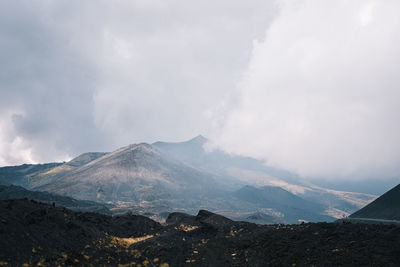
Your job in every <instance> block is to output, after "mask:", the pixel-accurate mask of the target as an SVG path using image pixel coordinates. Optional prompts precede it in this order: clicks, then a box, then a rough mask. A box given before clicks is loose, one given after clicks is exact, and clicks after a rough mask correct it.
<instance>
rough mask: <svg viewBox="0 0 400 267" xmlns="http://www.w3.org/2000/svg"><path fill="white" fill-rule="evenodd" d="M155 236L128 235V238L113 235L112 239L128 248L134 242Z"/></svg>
mask: <svg viewBox="0 0 400 267" xmlns="http://www.w3.org/2000/svg"><path fill="white" fill-rule="evenodd" d="M153 236H154V235H146V236H141V237H128V238H123V237H117V236H112V237H111V238H112V241H114V242H115V243H118V244H119V245H121V246H123V247H126V248H128V247H130V246H131V245H132V244H134V243H138V242H141V241H144V240H146V239H149V238H152V237H153Z"/></svg>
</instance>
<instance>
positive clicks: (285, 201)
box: [234, 186, 332, 223]
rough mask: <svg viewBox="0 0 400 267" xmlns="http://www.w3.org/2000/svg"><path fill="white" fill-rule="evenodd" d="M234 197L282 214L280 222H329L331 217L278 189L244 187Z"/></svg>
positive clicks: (319, 206) (314, 204)
mask: <svg viewBox="0 0 400 267" xmlns="http://www.w3.org/2000/svg"><path fill="white" fill-rule="evenodd" d="M234 196H235V197H237V198H239V199H241V200H243V201H247V202H251V203H254V204H257V205H259V206H260V207H261V208H270V209H273V210H275V211H277V212H280V213H282V218H281V221H282V222H287V223H299V222H300V221H331V220H332V217H330V216H327V215H323V214H322V212H323V211H324V209H325V207H324V206H323V205H322V204H318V203H313V202H310V201H307V200H304V199H302V198H301V197H298V196H296V195H294V194H292V193H290V192H288V191H286V190H284V189H282V188H280V187H275V186H264V187H261V188H256V187H253V186H245V187H243V188H241V189H240V190H238V191H236V192H235V193H234Z"/></svg>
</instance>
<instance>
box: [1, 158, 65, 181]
mask: <svg viewBox="0 0 400 267" xmlns="http://www.w3.org/2000/svg"><path fill="white" fill-rule="evenodd" d="M60 165H62V163H46V164H23V165H20V166H7V167H1V168H0V184H2V185H20V186H23V187H30V186H31V180H32V178H34V177H36V176H37V175H39V174H41V173H45V172H47V171H49V170H52V169H54V168H56V167H57V166H60Z"/></svg>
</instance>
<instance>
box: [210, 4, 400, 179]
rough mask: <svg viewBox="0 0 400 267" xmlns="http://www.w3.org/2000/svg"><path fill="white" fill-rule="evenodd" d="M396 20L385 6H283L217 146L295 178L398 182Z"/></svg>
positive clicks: (399, 20)
mask: <svg viewBox="0 0 400 267" xmlns="http://www.w3.org/2000/svg"><path fill="white" fill-rule="evenodd" d="M399 12H400V3H399V2H398V1H389V0H388V1H380V2H379V4H377V2H376V1H361V0H360V1H320V0H304V1H284V5H282V8H281V12H280V15H279V17H278V18H277V19H276V20H275V21H274V22H273V24H272V25H271V27H270V28H268V30H267V32H266V35H265V39H264V40H262V41H255V42H254V46H253V52H252V59H251V62H250V64H249V67H248V71H247V72H246V77H245V78H244V79H243V81H242V83H241V85H240V96H239V97H238V98H239V99H240V103H239V104H238V105H237V106H236V108H234V109H233V110H231V111H229V112H228V115H227V119H226V120H225V124H224V126H223V127H222V130H220V133H219V134H218V136H217V137H216V140H217V143H219V144H220V145H221V146H222V147H223V148H225V149H227V150H229V151H233V152H236V153H241V154H247V155H252V156H256V157H260V158H264V159H265V160H267V161H268V164H271V165H274V166H279V167H282V168H285V169H290V170H292V171H295V172H297V173H299V174H301V175H303V176H310V177H325V178H333V177H334V178H346V179H347V178H349V177H353V178H357V177H358V178H360V177H364V178H365V177H373V176H374V177H384V176H393V175H396V174H399V173H400V167H399V166H400V138H399V137H400V123H399V122H400V121H399V114H400V106H399V104H398V100H399V99H400V87H399V84H400V76H399V75H398V70H399V69H400V49H399V47H400V17H399V16H398V14H399Z"/></svg>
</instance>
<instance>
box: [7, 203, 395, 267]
mask: <svg viewBox="0 0 400 267" xmlns="http://www.w3.org/2000/svg"><path fill="white" fill-rule="evenodd" d="M0 214H1V220H0V264H1V265H4V266H8V265H9V266H22V265H23V264H25V265H24V266H30V265H36V266H45V265H46V266H56V265H61V266H63V265H77V266H90V265H94V266H99V265H101V266H103V265H106V266H117V265H118V266H139V264H140V265H141V266H162V267H166V266H398V265H399V264H400V247H399V246H398V244H399V242H400V227H398V226H394V225H361V224H334V223H305V224H297V225H269V226H266V225H256V224H252V223H245V222H235V221H232V220H229V219H227V218H225V217H222V216H220V215H217V214H214V213H211V212H208V211H204V210H203V211H199V213H198V215H197V216H191V215H187V214H183V213H172V214H170V215H169V216H168V218H167V224H165V225H161V224H159V223H156V222H154V221H152V220H150V219H148V218H145V217H142V216H133V215H129V216H117V217H110V216H105V215H100V214H96V213H76V212H72V211H70V210H68V209H63V208H58V207H53V206H51V205H47V204H41V203H37V202H34V201H28V200H5V201H4V200H3V201H0Z"/></svg>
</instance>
